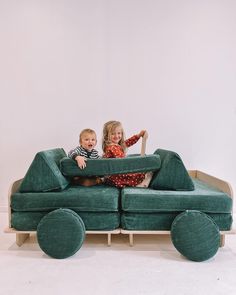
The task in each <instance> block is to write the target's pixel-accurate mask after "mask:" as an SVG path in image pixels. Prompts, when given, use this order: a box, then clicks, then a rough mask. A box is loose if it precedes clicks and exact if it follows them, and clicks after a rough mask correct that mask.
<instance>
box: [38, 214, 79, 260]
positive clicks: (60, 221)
mask: <svg viewBox="0 0 236 295" xmlns="http://www.w3.org/2000/svg"><path fill="white" fill-rule="evenodd" d="M37 238H38V243H39V246H40V248H41V249H42V250H43V251H44V252H45V253H46V254H47V255H49V256H51V257H53V258H58V259H63V258H67V257H70V256H72V255H74V254H75V253H76V252H77V251H78V250H79V249H80V247H81V246H82V244H83V241H84V238H85V227H84V223H83V221H82V219H81V218H80V217H79V215H78V214H76V213H75V212H74V211H72V210H69V209H58V210H55V211H52V212H50V213H48V214H47V215H46V216H44V217H43V218H42V219H41V221H40V222H39V224H38V227H37Z"/></svg>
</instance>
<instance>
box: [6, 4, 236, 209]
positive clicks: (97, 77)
mask: <svg viewBox="0 0 236 295" xmlns="http://www.w3.org/2000/svg"><path fill="white" fill-rule="evenodd" d="M0 42H1V44H0V98H1V111H0V120H1V121H0V123H1V124H0V131H1V133H0V134H1V139H0V144H1V154H0V167H1V171H0V173H1V175H0V176H1V179H0V181H1V183H0V206H1V208H4V206H6V204H7V191H8V187H9V185H10V183H11V182H12V181H14V180H15V179H19V178H21V177H23V176H24V175H25V173H26V171H27V168H28V167H29V165H30V163H31V161H32V159H33V157H34V155H35V154H36V153H37V152H38V151H40V150H45V149H49V148H55V147H63V148H64V149H65V151H66V152H68V150H69V149H70V148H73V147H75V146H76V144H77V143H78V135H79V132H80V130H81V129H83V128H85V127H90V128H93V129H95V130H96V131H97V134H98V139H99V143H98V148H99V149H100V144H101V141H100V140H101V131H102V125H103V123H104V122H106V121H107V120H111V119H115V120H120V121H122V123H123V125H124V127H125V131H126V135H127V136H130V135H132V134H134V133H137V132H139V131H140V130H141V129H144V128H145V129H147V130H148V131H149V140H148V144H147V153H152V152H153V151H154V150H155V149H156V148H158V147H159V148H165V149H170V150H174V151H176V152H177V153H179V155H180V156H181V157H182V159H183V161H184V163H185V165H186V167H187V168H188V169H199V170H203V171H205V172H207V173H210V174H213V175H215V176H217V177H220V178H223V179H225V180H227V181H229V182H230V183H231V184H232V186H233V189H234V190H235V189H236V172H235V171H236V160H235V158H236V157H235V151H236V134H235V130H236V128H235V127H236V99H235V97H236V54H235V52H236V1H233V0H225V1H222V0H212V1H210V0H199V1H195V0H179V1H175V0H119V1H118V0H110V1H109V0H100V1H99V0H88V1H82V0H58V1H56V0H34V1H32V0H20V1H19V0H0ZM100 150H101V149H100ZM139 150H140V144H139V143H138V144H136V145H135V146H134V147H133V148H132V149H130V152H132V153H133V152H138V151H139Z"/></svg>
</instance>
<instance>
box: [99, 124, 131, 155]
mask: <svg viewBox="0 0 236 295" xmlns="http://www.w3.org/2000/svg"><path fill="white" fill-rule="evenodd" d="M117 127H121V129H122V137H121V140H120V142H119V145H121V147H122V148H123V150H124V151H125V150H126V145H125V134H124V130H123V127H122V124H121V123H120V122H119V121H113V120H112V121H108V122H107V123H105V124H104V126H103V137H102V150H103V152H104V153H105V151H106V147H107V146H108V145H109V144H111V134H112V132H113V131H114V130H115V129H116V128H117Z"/></svg>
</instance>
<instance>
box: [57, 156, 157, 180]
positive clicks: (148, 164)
mask: <svg viewBox="0 0 236 295" xmlns="http://www.w3.org/2000/svg"><path fill="white" fill-rule="evenodd" d="M160 166H161V160H160V156H159V155H156V154H154V155H147V156H142V157H141V156H132V157H126V158H122V159H121V158H112V159H94V160H90V159H88V160H87V161H86V168H85V169H80V168H79V167H78V165H77V163H76V161H74V160H72V159H70V158H68V157H65V158H63V159H62V160H61V171H62V174H63V175H65V176H67V177H73V176H94V175H96V176H103V175H112V174H123V173H135V172H148V171H157V170H158V169H159V168H160Z"/></svg>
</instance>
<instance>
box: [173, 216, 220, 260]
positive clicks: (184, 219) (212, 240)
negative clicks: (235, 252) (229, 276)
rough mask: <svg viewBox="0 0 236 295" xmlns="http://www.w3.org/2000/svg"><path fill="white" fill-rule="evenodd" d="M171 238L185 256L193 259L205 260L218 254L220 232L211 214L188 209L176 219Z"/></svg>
mask: <svg viewBox="0 0 236 295" xmlns="http://www.w3.org/2000/svg"><path fill="white" fill-rule="evenodd" d="M171 239H172V242H173V244H174V246H175V248H176V249H177V250H178V251H179V252H180V253H181V254H182V255H183V256H185V257H186V258H188V259H190V260H193V261H204V260H207V259H209V258H211V257H213V256H214V255H215V254H216V252H217V250H218V248H219V245H220V232H219V228H218V226H217V225H216V224H215V222H214V221H213V220H212V218H211V217H210V216H208V215H207V214H205V213H203V212H200V211H196V210H188V211H185V212H183V213H181V214H179V215H178V216H177V217H176V218H175V219H174V221H173V223H172V226H171Z"/></svg>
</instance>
